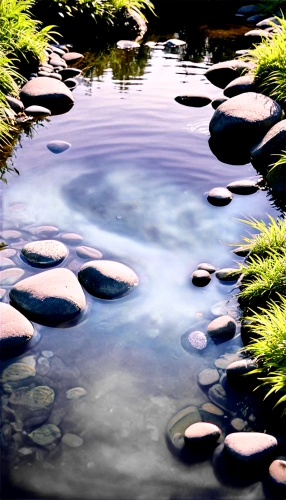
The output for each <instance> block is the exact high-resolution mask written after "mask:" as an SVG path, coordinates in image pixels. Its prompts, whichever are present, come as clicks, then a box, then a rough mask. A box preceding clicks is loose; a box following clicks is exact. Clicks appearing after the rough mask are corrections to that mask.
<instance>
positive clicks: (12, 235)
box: [0, 229, 22, 240]
mask: <svg viewBox="0 0 286 500" xmlns="http://www.w3.org/2000/svg"><path fill="white" fill-rule="evenodd" d="M21 236H22V234H21V233H20V231H14V230H12V229H7V230H5V231H2V232H1V233H0V238H3V239H4V240H17V239H18V238H21Z"/></svg>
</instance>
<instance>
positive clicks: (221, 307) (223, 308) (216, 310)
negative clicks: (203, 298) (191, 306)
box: [211, 300, 228, 316]
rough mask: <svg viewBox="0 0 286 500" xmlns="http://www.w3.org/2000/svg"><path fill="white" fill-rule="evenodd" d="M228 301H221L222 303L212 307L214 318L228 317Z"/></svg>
mask: <svg viewBox="0 0 286 500" xmlns="http://www.w3.org/2000/svg"><path fill="white" fill-rule="evenodd" d="M227 303H228V301H227V300H221V301H220V302H216V303H215V304H214V305H213V306H212V307H211V313H212V314H213V315H214V316H224V315H227V313H228V309H227Z"/></svg>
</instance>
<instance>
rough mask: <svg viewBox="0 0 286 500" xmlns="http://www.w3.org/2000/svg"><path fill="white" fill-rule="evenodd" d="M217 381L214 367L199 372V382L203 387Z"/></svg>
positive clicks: (217, 375)
mask: <svg viewBox="0 0 286 500" xmlns="http://www.w3.org/2000/svg"><path fill="white" fill-rule="evenodd" d="M218 381H219V372H218V371H217V370H215V369H214V368H206V370H204V371H202V372H201V373H200V374H199V384H200V385H202V386H203V387H210V386H211V385H213V384H216V383H217V382H218Z"/></svg>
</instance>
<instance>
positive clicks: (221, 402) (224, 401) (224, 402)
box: [208, 384, 232, 411]
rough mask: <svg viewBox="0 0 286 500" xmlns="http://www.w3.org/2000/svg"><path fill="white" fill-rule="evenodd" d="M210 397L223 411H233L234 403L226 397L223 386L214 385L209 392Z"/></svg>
mask: <svg viewBox="0 0 286 500" xmlns="http://www.w3.org/2000/svg"><path fill="white" fill-rule="evenodd" d="M208 396H209V398H210V400H211V401H212V403H214V404H215V405H216V406H218V407H219V408H221V409H222V410H226V411H231V410H232V403H231V401H230V400H229V398H228V397H227V395H226V392H225V390H224V388H223V386H222V385H221V384H214V385H212V386H211V388H210V389H209V391H208Z"/></svg>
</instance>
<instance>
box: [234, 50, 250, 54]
mask: <svg viewBox="0 0 286 500" xmlns="http://www.w3.org/2000/svg"><path fill="white" fill-rule="evenodd" d="M248 53H249V50H247V49H241V50H236V51H235V54H236V55H237V56H244V55H246V54H248Z"/></svg>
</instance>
